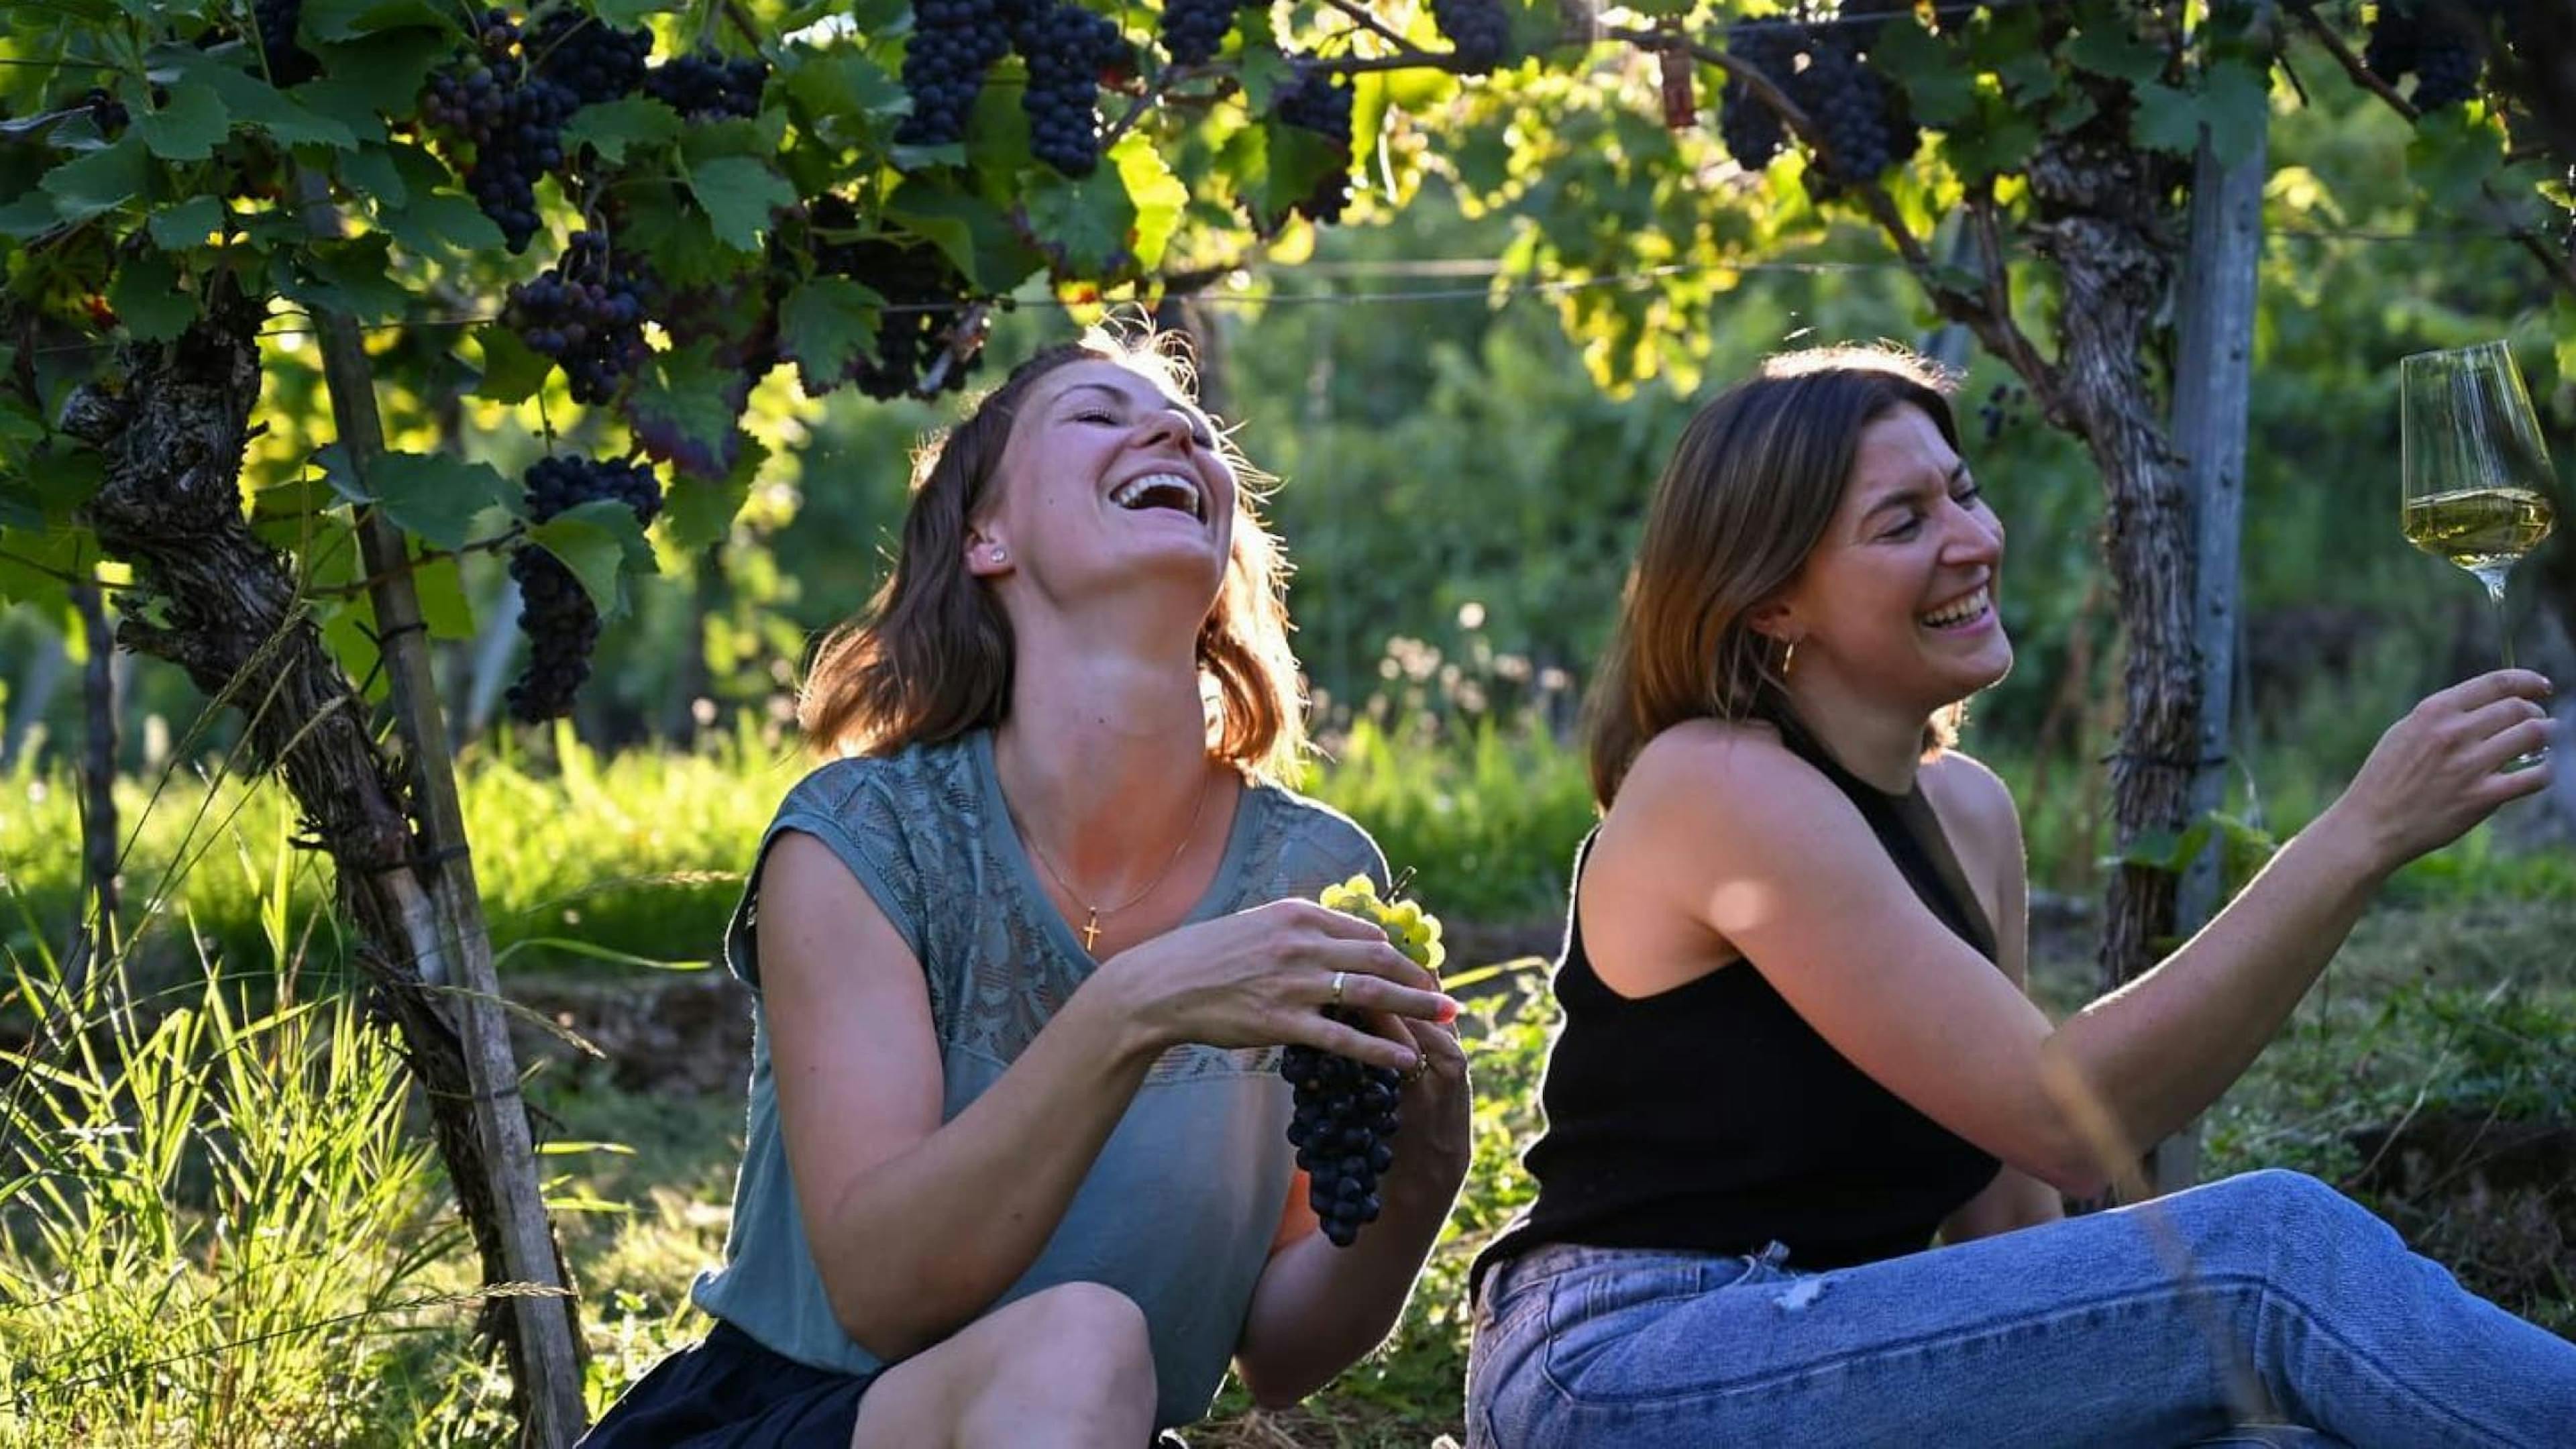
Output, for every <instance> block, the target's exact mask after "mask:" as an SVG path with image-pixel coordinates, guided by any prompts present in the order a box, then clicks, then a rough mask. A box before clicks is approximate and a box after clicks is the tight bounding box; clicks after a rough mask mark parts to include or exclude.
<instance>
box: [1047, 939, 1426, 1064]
mask: <svg viewBox="0 0 2576 1449" xmlns="http://www.w3.org/2000/svg"><path fill="white" fill-rule="evenodd" d="M1337 972H1338V973H1343V977H1342V994H1341V1002H1340V1004H1341V1005H1342V1006H1343V1007H1344V1008H1346V1013H1345V1014H1346V1015H1348V1016H1349V1017H1350V1018H1351V1019H1352V1020H1353V1021H1360V1020H1367V1019H1370V1018H1371V1016H1372V1015H1373V1014H1374V1013H1385V1014H1387V1015H1389V1016H1397V1017H1413V1018H1416V1019H1418V1020H1422V1021H1448V1020H1450V1019H1452V1018H1454V1017H1455V1016H1456V1015H1457V1014H1458V1004H1457V1002H1455V1001H1453V1000H1451V999H1450V998H1449V997H1447V996H1444V995H1442V994H1441V992H1440V990H1439V980H1438V978H1436V977H1434V976H1433V975H1432V974H1431V973H1430V972H1428V971H1425V970H1424V969H1422V968H1421V967H1420V966H1417V965H1415V964H1414V963H1413V962H1412V961H1411V960H1409V959H1407V958H1406V956H1405V955H1404V953H1403V952H1401V951H1399V950H1397V949H1396V948H1395V947H1394V946H1392V945H1390V944H1388V942H1387V939H1386V932H1385V931H1383V930H1381V929H1379V928H1378V927H1377V926H1375V925H1373V924H1371V923H1370V922H1367V921H1362V920H1358V919H1355V918H1353V917H1351V916H1347V915H1344V914H1342V913H1341V912H1340V911H1336V910H1331V909H1328V908H1326V907H1324V906H1320V905H1317V904H1316V903H1314V902H1313V901H1307V900H1284V901H1273V902H1271V903H1270V904H1268V905H1264V906H1256V907H1254V908H1252V909H1251V910H1247V911H1238V912H1236V913H1235V914H1233V915H1230V916H1220V917H1218V918H1217V919H1215V920H1212V921H1201V922H1198V923H1196V924H1193V925H1188V926H1183V927H1181V928H1180V929H1179V930H1176V931H1170V932H1166V933H1165V934H1163V935H1160V936H1157V937H1155V938H1154V939H1152V940H1150V941H1146V942H1143V943H1141V944H1139V945H1137V946H1134V947H1132V948H1130V949H1128V950H1126V951H1122V952H1120V953H1119V954H1118V955H1116V956H1114V957H1111V958H1110V959H1109V960H1108V961H1106V962H1104V963H1102V965H1101V967H1100V971H1099V973H1098V975H1097V976H1096V977H1095V978H1094V979H1095V980H1102V981H1104V983H1114V984H1115V986H1116V989H1117V990H1118V991H1119V992H1120V993H1121V996H1122V998H1123V1002H1124V1004H1125V1005H1126V1006H1127V1009H1128V1010H1129V1011H1131V1012H1132V1013H1133V1014H1134V1018H1135V1020H1136V1021H1137V1022H1138V1024H1139V1025H1141V1026H1143V1027H1145V1028H1146V1030H1147V1031H1148V1032H1149V1033H1150V1035H1151V1037H1152V1039H1153V1041H1154V1042H1155V1044H1156V1045H1157V1046H1158V1047H1159V1046H1165V1045H1172V1044H1177V1043H1180V1042H1198V1043H1202V1044H1204V1045H1207V1046H1219V1047H1260V1046H1284V1045H1290V1044H1302V1045H1306V1046H1311V1047H1319V1048H1321V1049H1323V1050H1325V1051H1328V1052H1332V1053H1334V1054H1336V1055H1339V1056H1345V1057H1349V1058H1351V1059H1352V1060H1354V1061H1360V1062H1366V1063H1369V1064H1371V1065H1374V1066H1384V1067H1391V1068H1393V1069H1395V1070H1397V1071H1409V1070H1411V1069H1412V1068H1413V1067H1414V1065H1415V1063H1416V1056H1417V1050H1416V1048H1415V1046H1414V1044H1413V1041H1412V1039H1411V1037H1410V1035H1409V1034H1403V1033H1399V1036H1400V1039H1390V1038H1389V1037H1387V1036H1382V1035H1379V1034H1376V1033H1373V1032H1370V1031H1368V1030H1366V1029H1364V1028H1362V1027H1359V1026H1354V1025H1350V1024H1348V1023H1346V1022H1340V1021H1333V1020H1331V1019H1329V1018H1327V1017H1326V1016H1325V1015H1324V1008H1325V1007H1326V1006H1328V1005H1331V1004H1333V978H1334V975H1335V973H1337Z"/></svg>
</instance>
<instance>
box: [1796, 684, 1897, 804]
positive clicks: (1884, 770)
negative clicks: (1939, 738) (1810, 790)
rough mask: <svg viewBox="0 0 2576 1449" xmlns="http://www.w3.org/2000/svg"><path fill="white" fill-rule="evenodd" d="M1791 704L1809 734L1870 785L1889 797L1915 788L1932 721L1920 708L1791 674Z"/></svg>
mask: <svg viewBox="0 0 2576 1449" xmlns="http://www.w3.org/2000/svg"><path fill="white" fill-rule="evenodd" d="M1789 706H1790V708H1791V709H1793V710H1795V711H1797V715H1798V723H1799V724H1801V725H1803V726H1804V727H1805V728H1806V731H1807V733H1809V734H1811V735H1813V736H1815V737H1816V740H1817V742H1818V743H1820V744H1822V745H1823V746H1824V747H1825V749H1826V750H1827V751H1828V752H1829V753H1831V754H1832V755H1833V757H1834V759H1835V760H1836V761H1837V762H1838V763H1840V764H1841V765H1842V767H1843V768H1844V769H1846V770H1849V771H1851V772H1852V774H1853V775H1855V776H1857V777H1859V778H1860V779H1861V780H1862V781H1863V782H1865V783H1866V784H1868V785H1870V786H1871V787H1873V788H1875V789H1878V790H1882V791H1884V792H1886V793H1887V794H1890V795H1903V794H1906V793H1907V792H1909V791H1911V790H1912V789H1913V788H1914V776H1915V772H1916V771H1917V770H1918V769H1919V768H1920V767H1921V765H1922V762H1923V732H1924V729H1925V728H1926V726H1927V725H1928V724H1929V722H1930V721H1929V718H1928V717H1927V716H1926V715H1925V714H1923V713H1922V712H1920V711H1917V710H1912V709H1902V708H1891V707H1890V706H1889V705H1888V704H1887V703H1886V702H1884V701H1876V700H1870V699H1867V698H1865V697H1862V696H1860V695H1858V694H1857V693H1855V692H1854V691H1852V690H1849V689H1846V688H1843V687H1840V686H1839V684H1838V683H1837V682H1836V681H1834V680H1831V679H1827V678H1820V677H1818V678H1807V679H1798V678H1792V679H1791V680H1790V682H1789Z"/></svg>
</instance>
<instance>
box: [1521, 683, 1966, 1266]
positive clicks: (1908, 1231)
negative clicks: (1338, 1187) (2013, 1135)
mask: <svg viewBox="0 0 2576 1449" xmlns="http://www.w3.org/2000/svg"><path fill="white" fill-rule="evenodd" d="M1780 734H1781V740H1782V742H1783V743H1784V744H1786V745H1788V747H1789V748H1790V749H1791V750H1793V751H1795V752H1796V753H1797V754H1798V755H1799V756H1800V757H1801V758H1803V759H1805V760H1806V761H1807V762H1808V763H1810V764H1812V765H1814V766H1815V767H1816V768H1817V769H1818V770H1820V771H1822V772H1823V774H1824V776H1825V778H1827V779H1828V780H1831V781H1833V783H1834V784H1835V785H1836V786H1837V787H1839V788H1840V789H1841V790H1842V792H1843V793H1844V794H1845V795H1848V796H1850V797H1851V801H1852V803H1853V804H1854V805H1856V806H1858V807H1859V808H1860V812H1861V815H1862V817H1863V818H1864V819H1866V820H1867V821H1868V822H1869V828H1870V830H1871V831H1872V832H1873V833H1875V834H1876V835H1877V837H1878V839H1879V842H1880V844H1882V845H1883V846H1884V847H1885V848H1886V850H1887V852H1888V854H1889V855H1890V856H1891V857H1893V858H1894V860H1895V862H1896V866H1897V868H1898V870H1899V871H1901V872H1902V873H1903V874H1904V876H1905V879H1906V881H1907V882H1908V883H1909V884H1911V885H1912V886H1913V887H1914V891H1915V894H1916V895H1918V896H1920V897H1921V898H1922V900H1923V902H1924V904H1925V905H1927V906H1929V907H1930V908H1931V910H1932V912H1933V914H1934V915H1936V916H1938V917H1939V918H1940V920H1941V922H1942V924H1944V925H1946V926H1948V927H1949V928H1950V930H1951V931H1952V932H1953V933H1955V934H1956V935H1957V936H1958V937H1959V938H1960V939H1961V940H1963V941H1966V942H1967V943H1968V944H1969V945H1970V946H1973V947H1975V948H1976V950H1977V952H1978V953H1979V954H1980V955H1982V956H1984V957H1985V958H1986V959H1987V960H1989V961H1992V960H1994V959H1995V936H1994V931H1993V929H1992V928H1991V927H1990V926H1989V925H1988V924H1987V922H1986V919H1985V915H1984V913H1983V912H1982V911H1981V910H1980V909H1979V908H1978V906H1977V901H1976V897H1975V895H1974V894H1973V893H1971V892H1970V891H1969V890H1968V888H1967V883H1966V881H1965V879H1964V878H1963V877H1962V876H1961V873H1960V871H1959V867H1958V862H1957V859H1956V857H1955V856H1954V855H1952V853H1951V851H1950V848H1949V842H1948V840H1947V839H1946V838H1945V837H1944V836H1943V835H1942V833H1941V826H1940V822H1939V820H1938V819H1937V818H1936V817H1935V816H1934V815H1933V813H1932V810H1931V807H1930V806H1929V805H1928V804H1926V803H1925V801H1924V799H1923V796H1922V790H1921V787H1919V786H1918V787H1916V789H1915V790H1914V791H1912V792H1910V793H1908V794H1906V795H1903V796H1895V795H1889V794H1887V793H1886V792H1884V791H1881V790H1878V789H1876V788H1874V787H1873V786H1871V785H1869V784H1867V783H1865V782H1863V781H1861V780H1859V779H1858V778H1856V777H1854V776H1853V775H1852V774H1851V773H1850V772H1848V771H1846V770H1844V769H1843V768H1842V766H1841V765H1839V764H1838V763H1836V762H1835V760H1834V759H1833V757H1832V756H1831V755H1829V754H1827V753H1826V752H1825V750H1824V749H1823V747H1822V746H1820V745H1818V744H1817V743H1816V742H1815V741H1814V740H1813V739H1812V738H1811V737H1810V736H1808V735H1807V733H1806V732H1805V731H1804V730H1803V729H1800V728H1798V727H1797V725H1796V724H1795V722H1794V721H1783V722H1781V731H1780ZM1591 850H1592V838H1591V837H1586V838H1585V840H1584V842H1583V845H1582V848H1581V849H1580V850H1579V851H1578V852H1577V853H1576V856H1575V866H1574V872H1575V879H1576V881H1577V882H1578V883H1579V882H1580V881H1581V880H1582V876H1583V865H1584V861H1585V860H1586V859H1587V858H1588V857H1589V856H1590V854H1591ZM1554 985H1555V992H1556V998H1557V1001H1558V1004H1559V1005H1560V1006H1561V1007H1562V1008H1563V1011H1564V1025H1563V1027H1562V1029H1561V1030H1560V1032H1559V1034H1558V1036H1557V1039H1556V1044H1555V1046H1554V1047H1553V1048H1552V1049H1551V1050H1550V1051H1549V1053H1548V1063H1547V1078H1546V1082H1545V1084H1544V1085H1543V1086H1542V1087H1541V1089H1540V1094H1539V1100H1540V1102H1541V1104H1542V1105H1543V1106H1544V1107H1545V1108H1546V1112H1547V1127H1546V1130H1545V1131H1544V1132H1543V1133H1541V1135H1540V1137H1539V1140H1538V1141H1537V1142H1536V1143H1535V1144H1533V1145H1532V1146H1531V1147H1530V1149H1529V1151H1528V1153H1527V1154H1526V1155H1525V1156H1524V1157H1523V1159H1522V1161H1523V1164H1524V1165H1525V1166H1526V1167H1527V1168H1528V1170H1529V1173H1530V1175H1531V1176H1532V1177H1534V1178H1536V1179H1537V1180H1538V1198H1537V1200H1536V1201H1535V1202H1533V1203H1531V1204H1530V1206H1529V1208H1528V1209H1527V1210H1526V1211H1525V1212H1524V1213H1523V1214H1522V1216H1521V1217H1520V1219H1519V1220H1518V1221H1516V1222H1515V1223H1513V1224H1512V1225H1511V1226H1509V1227H1507V1228H1506V1229H1505V1230H1504V1231H1503V1233H1502V1234H1501V1235H1500V1236H1499V1237H1497V1238H1496V1239H1495V1240H1494V1242H1493V1243H1492V1244H1491V1245H1489V1246H1488V1247H1487V1248H1486V1249H1485V1251H1484V1252H1483V1253H1482V1254H1480V1255H1479V1256H1478V1258H1477V1260H1476V1263H1475V1266H1474V1268H1473V1269H1472V1270H1471V1273H1470V1281H1471V1282H1473V1281H1479V1280H1481V1279H1482V1277H1483V1275H1484V1272H1485V1270H1486V1269H1487V1268H1489V1267H1491V1266H1493V1265H1494V1264H1495V1263H1498V1262H1501V1261H1503V1260H1505V1259H1507V1258H1510V1257H1511V1256H1513V1255H1515V1254H1518V1253H1521V1252H1524V1251H1526V1250H1528V1249H1530V1248H1534V1247H1537V1246H1539V1245H1541V1244H1543V1243H1581V1244H1588V1245H1591V1246H1596V1247H1618V1248H1661V1249H1682V1250H1691V1251H1700V1252H1713V1253H1723V1254H1730V1255H1733V1254H1751V1253H1757V1252H1760V1251H1761V1250H1762V1249H1763V1248H1764V1247H1765V1246H1766V1245H1768V1244H1770V1243H1772V1242H1775V1241H1776V1242H1779V1243H1781V1244H1783V1245H1785V1246H1786V1247H1787V1248H1788V1249H1789V1262H1790V1264H1791V1265H1792V1266H1796V1267H1803V1268H1838V1267H1848V1266H1850V1265H1852V1264H1856V1263H1867V1262H1874V1261H1876V1260H1878V1259H1881V1258H1892V1257H1896V1256H1898V1255H1900V1254H1904V1253H1911V1252H1918V1251H1920V1250H1922V1249H1923V1248H1925V1247H1928V1246H1929V1245H1930V1243H1931V1238H1932V1234H1933V1232H1934V1230H1935V1229H1937V1228H1938V1227H1939V1226H1940V1224H1941V1220H1942V1219H1943V1218H1946V1217H1948V1216H1949V1215H1950V1214H1951V1213H1952V1212H1954V1211H1956V1210H1957V1209H1958V1208H1959V1207H1960V1206H1961V1205H1962V1204H1964V1203H1966V1202H1967V1201H1968V1199H1970V1198H1972V1197H1974V1196H1976V1194H1977V1193H1978V1191H1979V1190H1981V1189H1982V1188H1984V1187H1985V1185H1986V1184H1987V1183H1988V1182H1991V1181H1992V1180H1993V1179H1994V1176H1995V1171H1996V1169H1997V1167H1998V1166H2000V1164H1999V1163H1998V1162H1997V1161H1996V1159H1995V1158H1993V1157H1992V1156H1989V1155H1988V1154H1987V1153H1985V1152H1983V1151H1981V1150H1979V1149H1978V1148H1976V1147H1974V1146H1971V1145H1970V1144H1969V1143H1968V1142H1966V1141H1965V1140H1963V1139H1961V1138H1960V1137H1959V1136H1958V1135H1957V1134H1955V1133H1953V1132H1951V1131H1950V1130H1949V1129H1947V1128H1945V1127H1942V1126H1941V1125H1940V1124H1938V1123H1936V1122H1934V1121H1933V1120H1932V1119H1930V1118H1928V1117H1926V1116H1924V1115H1923V1114H1922V1113H1920V1112H1918V1111H1916V1110H1915V1109H1914V1108H1912V1107H1911V1106H1908V1105H1907V1104H1906V1103H1905V1102H1904V1101H1903V1100H1901V1099H1900V1098H1898V1097H1897V1096H1896V1095H1895V1094H1894V1093H1892V1092H1890V1091H1888V1090H1887V1089H1886V1088H1884V1087H1882V1086H1880V1085H1879V1084H1878V1083H1877V1082H1875V1081H1873V1080H1871V1079H1870V1078H1869V1076H1868V1075H1866V1074H1865V1073H1863V1072H1862V1071H1861V1070H1860V1069H1859V1068H1858V1067H1855V1066H1853V1065H1852V1064H1851V1062H1850V1061H1849V1060H1847V1059H1846V1058H1844V1057H1843V1056H1842V1055H1841V1054H1840V1053H1839V1052H1836V1051H1835V1050H1834V1049H1833V1048H1832V1047H1831V1046H1829V1045H1827V1044H1826V1042H1825V1039H1824V1038H1823V1037H1821V1036H1818V1035H1817V1034H1816V1033H1815V1031H1814V1030H1813V1029H1812V1028H1810V1027H1809V1026H1808V1025H1807V1023H1806V1022H1805V1020H1804V1019H1802V1018H1801V1017H1800V1016H1799V1015H1798V1014H1797V1012H1795V1011H1794V1010H1792V1009H1791V1008H1790V1006H1789V1004H1788V1003H1787V1002H1786V1001H1784V1000H1782V999H1781V997H1780V994H1779V993H1778V992H1777V991H1775V990H1773V989H1772V987H1771V983H1770V982H1769V981H1767V980H1765V979H1764V978H1763V975H1762V973H1761V972H1760V971H1759V970H1756V969H1755V968H1754V965H1753V963H1752V962H1750V961H1745V960H1738V961H1734V962H1732V963H1730V964H1728V965H1726V966H1723V967H1720V968H1719V969H1717V970H1715V971H1711V972H1710V973H1708V974H1707V975H1705V976H1701V977H1698V978H1696V979H1694V980H1692V981H1689V982H1687V983H1685V984H1683V985H1681V986H1676V987H1674V988H1672V989H1671V990H1669V991H1662V992H1658V993H1656V994H1655V995H1653V996H1649V997H1642V998H1638V999H1635V1000H1630V999H1628V998H1625V997H1622V996H1620V995H1619V994H1618V993H1616V992H1614V991H1612V990H1611V989H1610V988H1609V987H1608V986H1606V985H1604V984H1602V981H1601V978H1600V977H1599V976H1598V975H1597V974H1595V973H1594V971H1593V969H1592V963H1591V960H1590V958H1589V957H1588V956H1587V955H1586V954H1585V952H1584V949H1583V930H1582V921H1581V914H1580V912H1579V911H1576V912H1573V913H1571V915H1570V917H1569V921H1568V925H1567V929H1566V936H1565V947H1564V956H1563V959H1562V961H1561V962H1560V964H1559V965H1558V968H1557V972H1556V976H1555V980H1554Z"/></svg>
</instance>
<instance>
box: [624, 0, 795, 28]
mask: <svg viewBox="0 0 2576 1449" xmlns="http://www.w3.org/2000/svg"><path fill="white" fill-rule="evenodd" d="M834 8H836V9H837V8H839V7H838V6H837V5H836V6H835V7H834ZM687 9H688V6H687V5H686V4H684V3H681V0H591V3H590V11H591V13H592V14H594V15H596V16H598V17H599V18H600V19H602V20H605V21H607V22H608V23H609V24H611V25H614V26H617V27H618V28H620V29H630V30H631V29H633V28H634V26H635V24H636V22H638V21H640V20H643V19H644V18H646V17H647V16H652V15H677V14H680V13H681V12H683V11H685V10H687Z"/></svg>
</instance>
